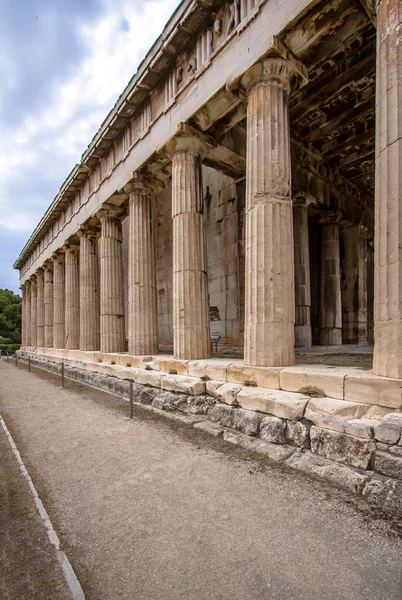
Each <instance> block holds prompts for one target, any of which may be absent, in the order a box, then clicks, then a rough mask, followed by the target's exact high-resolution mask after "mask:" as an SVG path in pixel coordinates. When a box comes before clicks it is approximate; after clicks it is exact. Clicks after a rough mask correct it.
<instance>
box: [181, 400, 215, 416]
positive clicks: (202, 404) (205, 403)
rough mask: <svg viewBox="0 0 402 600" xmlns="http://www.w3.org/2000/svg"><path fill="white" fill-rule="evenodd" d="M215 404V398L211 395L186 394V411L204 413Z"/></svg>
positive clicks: (196, 413)
mask: <svg viewBox="0 0 402 600" xmlns="http://www.w3.org/2000/svg"><path fill="white" fill-rule="evenodd" d="M215 404H216V400H215V399H214V398H212V396H188V398H187V412H189V413H191V414H193V415H206V414H207V412H208V411H209V409H210V408H212V407H213V406H215Z"/></svg>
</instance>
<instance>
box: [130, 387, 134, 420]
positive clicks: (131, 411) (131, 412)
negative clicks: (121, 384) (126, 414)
mask: <svg viewBox="0 0 402 600" xmlns="http://www.w3.org/2000/svg"><path fill="white" fill-rule="evenodd" d="M133 396H134V390H133V382H132V380H131V381H130V419H132V418H133Z"/></svg>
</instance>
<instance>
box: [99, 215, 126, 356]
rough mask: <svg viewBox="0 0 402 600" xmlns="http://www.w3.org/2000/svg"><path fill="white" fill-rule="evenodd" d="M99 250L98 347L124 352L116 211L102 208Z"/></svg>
mask: <svg viewBox="0 0 402 600" xmlns="http://www.w3.org/2000/svg"><path fill="white" fill-rule="evenodd" d="M98 217H99V219H100V222H101V237H100V242H99V254H100V349H101V352H125V351H126V335H125V322H124V280H123V255H122V240H123V235H122V227H121V221H120V218H119V213H118V212H116V211H114V210H113V209H110V210H109V209H103V210H101V211H100V212H99V214H98Z"/></svg>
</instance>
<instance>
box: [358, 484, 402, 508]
mask: <svg viewBox="0 0 402 600" xmlns="http://www.w3.org/2000/svg"><path fill="white" fill-rule="evenodd" d="M362 495H363V496H364V497H365V498H367V500H370V501H371V502H375V503H376V504H378V505H379V506H380V507H381V508H382V509H383V510H388V511H390V512H396V513H402V482H401V481H395V480H392V479H387V480H385V481H383V480H382V479H372V480H371V481H368V482H367V483H366V485H365V486H364V489H363V492H362Z"/></svg>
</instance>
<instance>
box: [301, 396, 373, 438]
mask: <svg viewBox="0 0 402 600" xmlns="http://www.w3.org/2000/svg"><path fill="white" fill-rule="evenodd" d="M368 408H369V405H368V404H359V403H357V402H345V401H344V400H336V399H334V398H311V400H310V401H309V403H308V404H307V408H306V412H305V415H304V416H305V418H306V419H308V420H309V421H312V423H314V425H317V426H319V427H323V428H324V429H331V430H332V431H340V432H345V431H346V427H347V423H348V421H349V420H353V419H360V418H361V417H362V416H363V415H364V413H365V411H366V410H367V409H368ZM351 427H352V428H353V423H352V426H351ZM359 437H367V436H366V435H364V436H361V435H360V436H359Z"/></svg>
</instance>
